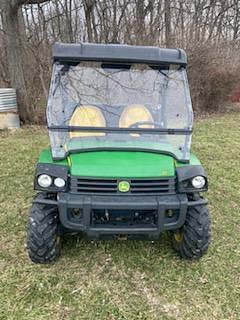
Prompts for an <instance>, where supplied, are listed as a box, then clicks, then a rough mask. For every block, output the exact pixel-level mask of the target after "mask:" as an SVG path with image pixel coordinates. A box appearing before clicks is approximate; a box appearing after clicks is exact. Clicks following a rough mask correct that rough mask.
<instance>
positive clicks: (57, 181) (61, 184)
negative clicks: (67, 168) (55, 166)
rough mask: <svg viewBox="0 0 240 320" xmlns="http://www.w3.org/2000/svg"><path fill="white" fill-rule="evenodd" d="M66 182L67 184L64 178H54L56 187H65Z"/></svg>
mask: <svg viewBox="0 0 240 320" xmlns="http://www.w3.org/2000/svg"><path fill="white" fill-rule="evenodd" d="M65 184H66V182H65V180H63V179H62V178H56V179H55V180H54V185H55V186H56V187H58V188H63V187H65Z"/></svg>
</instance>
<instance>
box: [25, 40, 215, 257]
mask: <svg viewBox="0 0 240 320" xmlns="http://www.w3.org/2000/svg"><path fill="white" fill-rule="evenodd" d="M53 61H54V63H53V73H52V80H51V87H50V93H49V99H48V106H47V121H48V130H49V136H50V142H51V147H50V148H49V149H46V150H43V151H42V153H41V154H40V157H39V160H38V164H37V167H36V174H35V182H34V187H35V190H37V191H38V192H37V195H36V197H35V199H34V201H33V205H32V209H31V211H30V217H29V223H28V234H27V246H28V253H29V256H30V258H31V259H32V261H34V262H36V263H48V262H51V261H53V260H55V259H56V258H57V257H58V256H59V254H60V239H61V236H62V235H63V234H64V233H71V234H76V233H81V234H83V235H86V236H87V237H88V238H90V239H101V238H117V239H130V238H131V239H132V238H133V239H135V238H140V239H151V240H153V239H158V238H159V235H160V234H161V232H163V231H164V230H167V231H168V232H169V235H170V237H171V239H172V243H173V247H174V248H175V249H176V251H177V252H178V253H179V254H180V256H181V257H183V258H187V259H197V258H200V257H201V256H202V255H203V254H204V253H206V251H207V249H208V246H209V242H210V218H209V212H208V209H207V200H206V199H204V198H203V197H202V196H201V192H203V191H206V190H207V188H208V181H207V177H206V174H205V172H204V169H203V167H202V166H201V164H200V161H199V160H198V158H197V157H196V156H195V155H194V154H192V153H191V152H190V147H191V136H192V125H193V113H192V105H191V98H190V93H189V86H188V81H187V75H186V65H187V58H186V54H185V52H184V51H183V50H180V49H161V48H157V47H144V46H130V45H120V44H108V45H105V44H91V43H81V44H63V43H56V44H55V45H54V46H53Z"/></svg>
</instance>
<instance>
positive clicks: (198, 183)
mask: <svg viewBox="0 0 240 320" xmlns="http://www.w3.org/2000/svg"><path fill="white" fill-rule="evenodd" d="M205 184H206V179H205V178H204V177H202V176H196V177H194V178H193V179H192V186H193V187H194V188H196V189H202V188H203V187H204V186H205Z"/></svg>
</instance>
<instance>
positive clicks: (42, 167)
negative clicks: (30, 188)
mask: <svg viewBox="0 0 240 320" xmlns="http://www.w3.org/2000/svg"><path fill="white" fill-rule="evenodd" d="M41 174H48V175H49V176H51V177H52V178H53V179H54V178H62V179H64V180H65V181H66V185H65V186H64V187H63V188H57V187H56V186H55V185H54V184H53V183H52V185H51V186H50V187H48V188H42V187H41V186H39V184H38V182H37V179H38V177H39V176H40V175H41ZM67 188H68V167H67V166H63V165H57V164H52V163H38V164H37V167H36V171H35V178H34V189H35V190H41V191H48V192H59V191H66V190H67Z"/></svg>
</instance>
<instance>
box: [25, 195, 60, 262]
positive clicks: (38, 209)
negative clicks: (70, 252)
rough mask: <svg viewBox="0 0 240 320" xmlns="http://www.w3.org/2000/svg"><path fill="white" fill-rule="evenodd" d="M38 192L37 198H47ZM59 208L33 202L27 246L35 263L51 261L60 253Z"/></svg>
mask: <svg viewBox="0 0 240 320" xmlns="http://www.w3.org/2000/svg"><path fill="white" fill-rule="evenodd" d="M46 198H47V195H46V194H43V193H38V194H37V195H36V197H35V199H46ZM58 221H59V219H58V209H57V207H55V206H51V205H47V204H39V203H33V205H32V208H31V210H30V214H29V221H28V228H27V248H28V255H29V257H30V259H31V260H32V261H33V262H35V263H42V264H44V263H49V262H52V261H54V260H56V259H57V258H58V256H59V255H60V237H59V235H58V224H59V222H58Z"/></svg>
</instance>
